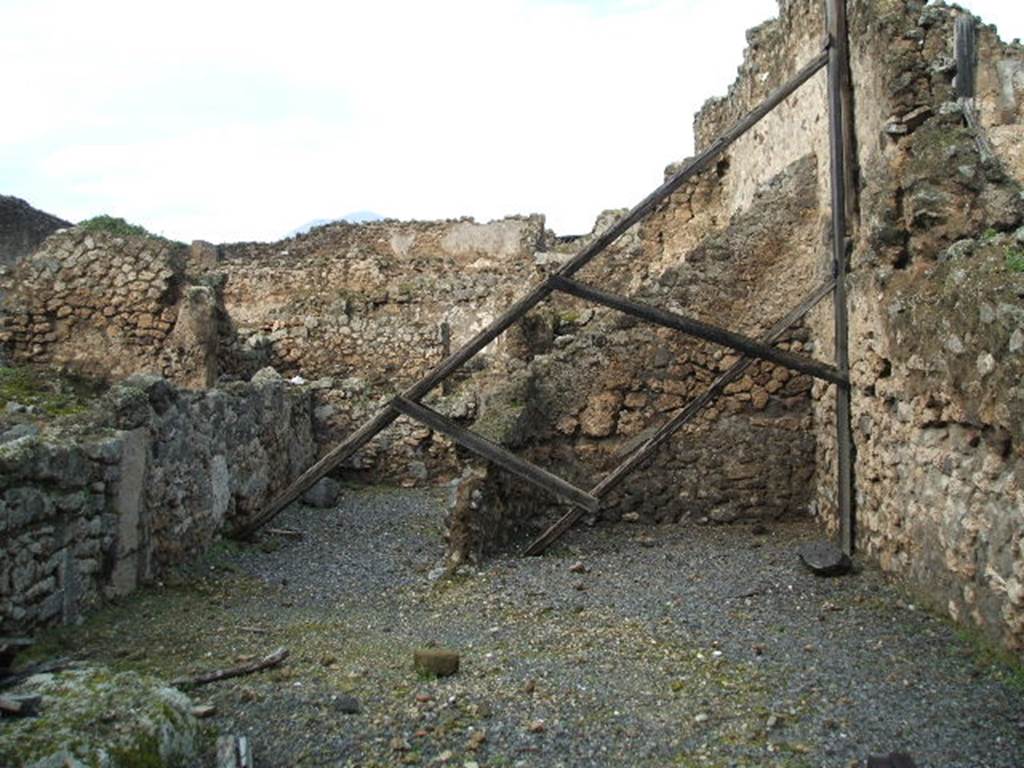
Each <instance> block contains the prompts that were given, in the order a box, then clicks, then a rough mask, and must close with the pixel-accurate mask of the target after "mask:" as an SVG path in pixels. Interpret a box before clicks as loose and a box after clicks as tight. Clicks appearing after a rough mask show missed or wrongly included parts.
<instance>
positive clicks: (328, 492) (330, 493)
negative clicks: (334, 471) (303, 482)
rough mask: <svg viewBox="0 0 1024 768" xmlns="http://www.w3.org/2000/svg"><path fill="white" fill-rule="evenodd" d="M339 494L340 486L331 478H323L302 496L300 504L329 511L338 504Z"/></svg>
mask: <svg viewBox="0 0 1024 768" xmlns="http://www.w3.org/2000/svg"><path fill="white" fill-rule="evenodd" d="M340 493H341V486H340V485H339V484H338V481H337V480H335V479H334V478H331V477H324V478H321V479H320V480H319V481H318V482H317V484H316V485H314V486H313V487H312V488H310V489H309V490H308V491H306V492H305V493H304V494H303V496H302V503H303V504H308V505H309V506H311V507H320V508H321V509H329V508H331V507H333V506H335V505H336V504H337V503H338V495H339V494H340Z"/></svg>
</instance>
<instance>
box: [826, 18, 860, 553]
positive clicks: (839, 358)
mask: <svg viewBox="0 0 1024 768" xmlns="http://www.w3.org/2000/svg"><path fill="white" fill-rule="evenodd" d="M827 2H828V5H827V19H828V25H829V30H828V31H829V36H830V37H831V39H832V45H830V46H829V49H828V53H829V57H828V86H827V87H828V127H829V154H830V156H831V165H830V171H831V173H830V176H831V185H830V186H831V193H832V271H833V275H834V276H835V279H836V288H835V293H834V294H833V304H834V312H835V348H836V350H835V351H836V356H835V360H836V368H837V369H838V370H839V372H840V373H841V374H843V375H844V376H847V377H849V374H850V349H849V328H848V322H849V321H848V309H847V299H846V272H847V266H848V265H847V249H846V235H847V224H846V189H847V185H848V180H847V168H846V149H845V144H844V140H843V139H844V131H843V126H844V123H845V117H844V114H843V91H842V88H843V77H844V72H846V71H847V70H848V68H849V52H848V49H847V45H848V41H847V30H846V0H827ZM850 418H851V417H850V389H849V387H837V388H836V483H837V486H836V503H837V506H838V508H839V548H840V549H841V550H842V551H843V552H844V553H845V554H847V555H851V554H853V549H854V540H855V532H854V517H853V515H854V513H853V434H852V429H851V423H850Z"/></svg>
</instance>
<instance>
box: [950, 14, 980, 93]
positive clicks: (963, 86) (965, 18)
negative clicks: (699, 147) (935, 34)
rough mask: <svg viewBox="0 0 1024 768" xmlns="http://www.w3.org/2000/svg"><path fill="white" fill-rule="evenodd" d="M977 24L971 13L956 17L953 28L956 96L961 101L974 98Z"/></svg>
mask: <svg viewBox="0 0 1024 768" xmlns="http://www.w3.org/2000/svg"><path fill="white" fill-rule="evenodd" d="M975 35H976V32H975V22H974V17H973V16H971V14H969V13H961V14H960V15H959V16H957V17H956V23H955V25H954V27H953V51H954V53H955V54H956V95H957V98H959V99H973V98H974V80H975V74H974V70H975V67H976V66H977V61H978V59H977V48H976V44H975Z"/></svg>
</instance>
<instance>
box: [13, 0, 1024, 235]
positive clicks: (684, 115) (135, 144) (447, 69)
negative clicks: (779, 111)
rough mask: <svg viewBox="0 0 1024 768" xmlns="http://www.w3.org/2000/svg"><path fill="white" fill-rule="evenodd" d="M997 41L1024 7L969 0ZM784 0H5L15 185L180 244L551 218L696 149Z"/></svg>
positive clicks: (22, 193) (603, 201)
mask: <svg viewBox="0 0 1024 768" xmlns="http://www.w3.org/2000/svg"><path fill="white" fill-rule="evenodd" d="M961 4H962V5H965V6H966V7H968V8H970V9H971V10H972V11H974V12H975V13H976V14H978V15H980V16H981V17H982V18H983V19H984V20H985V21H986V22H990V23H995V24H997V25H998V26H999V29H1000V32H1001V35H1002V37H1003V38H1004V39H1012V38H1014V37H1022V38H1024V3H1021V2H1018V1H1017V0H964V2H962V3H961ZM775 12H776V2H775V0H728V1H727V2H726V1H725V0H431V2H424V0H373V2H369V3H368V2H365V1H361V2H352V1H351V0H333V2H320V1H316V2H314V1H313V0H291V1H290V2H287V3H282V2H279V1H278V0H275V1H274V2H263V1H262V0H248V2H234V1H232V0H176V1H175V2H173V3H157V2H145V1H140V0H90V1H89V2H82V1H81V0H70V1H69V0H0V71H2V72H4V73H5V74H4V86H3V91H4V98H3V104H4V117H3V119H2V120H0V194H8V195H15V196H17V197H21V198H24V199H26V200H28V201H29V202H30V203H31V204H33V205H34V206H36V207H38V208H42V209H43V210H46V211H48V212H50V213H53V214H56V215H58V216H61V217H63V218H65V219H69V220H71V221H79V220H82V219H85V218H88V217H91V216H94V215H97V214H101V213H106V214H110V215H114V216H121V217H124V218H126V219H128V220H129V221H131V222H133V223H138V224H142V225H143V226H145V227H146V228H148V229H150V230H151V231H153V232H156V233H158V234H162V235H164V236H167V237H172V238H174V239H179V240H185V241H189V240H193V239H204V240H211V241H214V242H227V241H234V240H274V239H277V238H279V237H283V236H284V235H285V234H286V233H287V232H289V231H290V230H292V229H294V228H296V227H298V226H300V225H302V224H304V223H305V222H308V221H310V220H311V219H319V218H323V219H333V218H337V217H340V216H343V215H345V214H346V213H348V212H351V211H366V210H369V211H374V212H376V213H379V214H381V215H384V216H387V217H390V218H402V219H409V218H418V219H432V218H456V217H459V216H473V217H475V218H476V219H477V220H478V221H487V220H490V219H493V218H500V217H502V216H505V215H511V214H529V213H543V214H545V215H546V216H547V219H548V226H549V227H551V228H552V229H554V230H555V231H556V232H558V233H560V234H578V233H582V232H587V231H589V230H590V228H591V226H592V224H593V221H594V218H595V216H596V215H597V214H598V213H599V212H600V211H602V210H604V209H608V208H620V207H629V206H632V205H633V204H634V203H636V202H637V201H639V200H640V199H641V198H643V197H644V196H645V195H646V194H647V193H648V192H649V191H650V190H651V189H653V188H654V187H655V186H657V185H658V184H659V183H660V182H661V180H662V172H663V169H664V167H665V166H666V165H667V164H668V163H670V162H672V161H676V160H680V159H682V158H683V157H686V156H687V155H689V154H691V153H692V149H693V138H692V132H691V127H692V120H693V114H694V113H695V112H696V111H697V110H698V109H699V108H700V106H701V104H702V103H703V102H704V101H705V100H706V99H707V98H709V97H712V96H716V95H721V94H723V93H724V92H725V90H726V88H727V87H728V85H729V83H730V82H732V80H733V79H734V77H735V74H736V68H737V66H738V65H739V64H740V61H741V59H742V54H743V48H744V46H745V36H744V33H745V30H746V29H747V28H749V27H752V26H755V25H757V24H758V23H760V22H762V21H764V20H766V19H768V18H770V17H771V16H773V15H774V14H775Z"/></svg>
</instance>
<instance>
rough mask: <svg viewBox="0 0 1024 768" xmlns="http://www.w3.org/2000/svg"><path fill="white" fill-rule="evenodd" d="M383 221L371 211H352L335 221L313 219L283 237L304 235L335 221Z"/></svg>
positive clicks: (361, 222)
mask: <svg viewBox="0 0 1024 768" xmlns="http://www.w3.org/2000/svg"><path fill="white" fill-rule="evenodd" d="M383 219H384V217H383V216H381V215H380V214H379V213H374V212H373V211H352V213H346V214H345V215H344V216H341V217H339V218H337V219H313V220H312V221H307V222H306V223H305V224H303V225H302V226H301V227H297V228H295V229H293V230H292V231H291V232H289V233H288V234H287V235H285V237H295V236H296V235H304V234H306V233H307V232H309V230H311V229H313V228H314V227H322V226H323V225H324V224H333V223H334V222H336V221H347V222H348V223H349V224H363V223H365V222H367V221H382V220H383Z"/></svg>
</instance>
